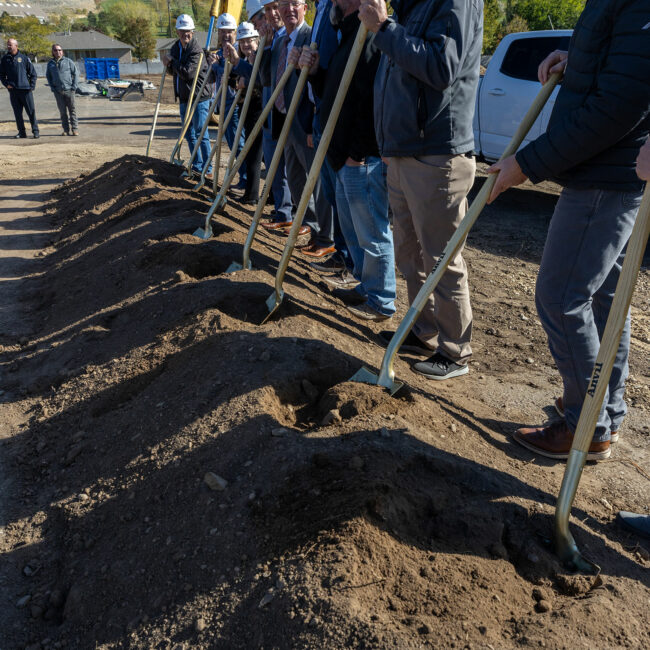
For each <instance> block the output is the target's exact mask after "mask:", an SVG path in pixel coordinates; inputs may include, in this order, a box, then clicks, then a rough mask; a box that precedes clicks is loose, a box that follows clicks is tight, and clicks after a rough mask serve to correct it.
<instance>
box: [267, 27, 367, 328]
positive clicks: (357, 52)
mask: <svg viewBox="0 0 650 650" xmlns="http://www.w3.org/2000/svg"><path fill="white" fill-rule="evenodd" d="M367 33H368V29H367V28H366V27H365V25H363V23H361V24H360V25H359V29H358V30H357V35H356V36H355V40H354V44H353V45H352V49H351V50H350V55H349V56H348V61H347V63H346V65H345V70H344V71H343V77H342V78H341V83H340V84H339V88H338V90H337V92H336V97H335V98H334V103H333V105H332V110H331V112H330V114H329V117H328V118H327V124H326V125H325V128H324V129H323V134H322V136H321V141H320V143H319V144H318V149H317V150H316V153H315V154H314V161H313V162H312V165H311V169H310V170H309V174H308V176H307V181H306V182H305V187H304V188H303V191H302V195H301V197H300V202H299V204H298V209H297V210H296V216H295V217H294V219H293V224H292V226H291V230H290V231H289V238H288V240H287V243H286V245H285V247H284V251H283V252H282V258H281V259H280V265H279V266H278V270H277V273H276V275H275V291H274V292H273V293H272V294H271V295H270V296H269V298H268V299H267V300H266V306H267V307H268V309H269V314H268V316H267V317H266V318H265V319H264V321H263V323H265V322H266V321H267V320H268V319H269V318H270V317H271V316H272V315H273V314H274V313H275V312H276V311H277V309H278V308H279V307H280V305H281V304H282V299H283V298H284V291H283V289H282V284H283V282H284V276H285V273H286V271H287V267H288V266H289V260H290V259H291V255H292V254H293V249H294V247H295V245H296V240H297V239H298V231H299V230H300V227H301V226H302V220H303V219H304V217H305V212H307V206H308V205H309V199H310V198H311V194H312V192H313V191H314V186H315V185H316V181H317V180H318V177H319V175H320V169H321V167H322V166H323V161H324V160H325V154H326V153H327V148H328V147H329V144H330V140H331V139H332V135H333V134H334V129H335V128H336V122H337V120H338V117H339V113H340V112H341V108H342V107H343V102H344V101H345V96H346V95H347V92H348V88H349V87H350V83H351V82H352V77H353V75H354V71H355V70H356V68H357V63H358V61H359V57H360V56H361V52H362V51H363V47H364V45H365V41H366V35H367Z"/></svg>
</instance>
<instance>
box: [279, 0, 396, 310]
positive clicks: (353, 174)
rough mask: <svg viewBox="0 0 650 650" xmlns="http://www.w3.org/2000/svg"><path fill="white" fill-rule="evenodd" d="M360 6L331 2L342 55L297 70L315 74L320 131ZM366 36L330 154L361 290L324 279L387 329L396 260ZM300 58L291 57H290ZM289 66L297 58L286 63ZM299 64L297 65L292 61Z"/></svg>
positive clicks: (309, 61) (308, 54) (310, 56)
mask: <svg viewBox="0 0 650 650" xmlns="http://www.w3.org/2000/svg"><path fill="white" fill-rule="evenodd" d="M359 2H360V0H332V5H333V7H334V10H333V12H332V19H333V23H335V27H336V28H337V29H338V31H339V35H340V40H339V44H338V47H337V49H336V51H335V52H334V54H333V55H332V57H331V59H330V60H329V63H328V65H327V68H323V67H321V66H320V65H319V62H320V56H319V53H318V52H315V51H313V50H311V49H310V48H308V47H304V48H303V50H302V52H301V54H300V59H299V61H298V64H299V65H300V67H305V66H308V67H309V68H310V75H311V76H310V83H311V85H312V87H313V89H314V92H315V94H316V95H318V97H319V98H320V114H319V118H320V125H319V126H320V131H321V132H322V131H323V129H324V128H325V125H326V124H327V120H328V118H329V116H330V112H331V110H332V105H333V103H334V98H335V97H336V94H337V91H338V89H339V85H340V83H341V80H342V78H343V71H344V70H345V66H346V64H347V61H348V58H349V55H350V51H351V50H352V46H353V44H354V42H355V40H356V35H357V31H358V29H359V25H360V23H359ZM373 40H374V39H373V37H372V34H368V35H367V36H366V41H365V47H364V49H363V52H362V53H361V57H360V59H359V63H358V64H357V68H356V70H355V73H354V76H353V77H352V82H351V83H350V87H349V89H348V93H347V95H346V98H345V102H344V103H343V107H342V109H341V113H340V115H339V117H338V120H337V122H336V128H335V129H334V133H333V135H332V140H331V141H330V144H329V147H328V150H327V160H328V162H329V164H330V166H331V168H332V169H333V170H334V172H335V174H336V190H335V192H336V208H337V211H338V218H339V222H340V225H341V230H342V232H343V236H344V238H345V243H346V245H347V248H348V250H349V252H350V255H351V257H352V262H353V265H354V266H353V272H352V274H353V276H354V279H355V280H356V281H357V286H356V287H354V286H353V287H352V288H349V287H350V284H349V283H348V282H346V278H345V277H342V278H337V277H333V278H328V277H325V278H323V279H324V281H325V282H326V283H327V284H329V285H330V286H333V287H334V291H333V293H334V295H336V296H337V297H338V298H340V299H341V300H343V302H345V303H346V304H347V305H348V309H349V310H350V311H351V312H352V313H353V314H354V315H355V316H357V317H358V318H361V319H362V320H370V321H383V320H386V319H387V318H390V317H391V316H392V315H393V314H394V313H395V258H394V253H393V235H392V231H391V229H390V223H389V221H388V194H387V190H386V166H385V165H384V163H383V162H382V160H381V158H380V157H379V151H378V149H377V140H376V138H375V128H374V124H373V99H372V89H373V84H374V79H375V74H376V73H377V67H378V65H379V59H380V58H381V53H380V52H379V51H378V50H377V48H375V47H374V45H373ZM294 52H296V51H295V50H294V51H292V53H291V54H292V55H293V54H294ZM289 61H290V62H292V58H290V59H289ZM294 63H295V61H294Z"/></svg>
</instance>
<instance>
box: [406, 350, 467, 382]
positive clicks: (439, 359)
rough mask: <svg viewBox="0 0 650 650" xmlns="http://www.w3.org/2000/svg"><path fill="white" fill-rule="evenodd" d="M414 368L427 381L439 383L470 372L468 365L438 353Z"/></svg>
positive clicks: (419, 362)
mask: <svg viewBox="0 0 650 650" xmlns="http://www.w3.org/2000/svg"><path fill="white" fill-rule="evenodd" d="M412 368H413V370H415V372H419V373H420V374H421V375H424V376H425V377H426V378H427V379H435V380H437V381H442V380H443V379H452V378H453V377H460V376H461V375H466V374H467V373H468V372H469V368H468V366H467V364H461V363H456V362H455V361H451V359H447V357H445V356H444V355H442V354H440V352H436V353H435V354H434V355H433V356H432V357H431V358H430V359H427V360H426V361H418V363H416V364H414V365H413V366H412Z"/></svg>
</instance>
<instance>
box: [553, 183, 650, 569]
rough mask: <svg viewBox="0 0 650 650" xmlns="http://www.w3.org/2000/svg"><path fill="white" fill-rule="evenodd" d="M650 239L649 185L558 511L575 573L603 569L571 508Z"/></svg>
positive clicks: (558, 539)
mask: <svg viewBox="0 0 650 650" xmlns="http://www.w3.org/2000/svg"><path fill="white" fill-rule="evenodd" d="M648 235H650V185H649V184H646V188H645V192H644V193H643V199H642V201H641V207H640V208H639V213H638V215H637V218H636V221H635V223H634V228H633V229H632V234H631V235H630V241H629V242H628V245H627V251H626V253H625V259H624V260H623V267H622V269H621V275H620V276H619V278H618V283H617V285H616V292H615V293H614V300H613V301H612V306H611V309H610V310H609V316H608V317H607V324H606V325H605V331H604V332H603V337H602V339H601V342H600V349H599V350H598V356H597V357H596V363H595V364H594V369H593V371H592V373H591V379H590V380H589V387H588V390H587V393H586V395H585V400H584V402H583V403H582V410H581V411H580V418H579V419H578V426H577V427H576V432H575V435H574V437H573V444H572V445H571V451H570V452H569V458H568V460H567V464H566V469H565V470H564V477H563V478H562V487H561V488H560V494H559V496H558V500H557V506H556V508H555V549H556V552H557V554H558V555H559V557H560V560H561V561H562V562H563V563H564V564H565V565H568V566H570V567H571V568H572V569H573V570H578V571H586V572H594V571H595V572H599V571H600V568H599V567H598V566H597V565H595V564H593V563H592V562H590V561H589V560H587V559H586V558H585V557H584V556H583V555H582V554H581V553H580V551H579V550H578V546H577V545H576V543H575V540H574V539H573V536H572V535H571V531H570V530H569V515H570V514H571V506H572V505H573V499H574V498H575V495H576V492H577V490H578V483H579V482H580V477H581V475H582V469H583V467H584V464H585V460H586V458H587V452H588V450H589V446H590V445H591V441H592V440H593V437H594V430H595V428H596V423H597V422H598V415H599V413H600V409H601V406H602V404H603V400H604V399H605V393H606V391H607V386H608V384H609V378H610V375H611V373H612V367H613V366H614V360H615V358H616V353H617V351H618V346H619V343H620V341H621V334H622V333H623V328H624V327H625V320H626V318H627V315H628V312H629V309H630V303H631V302H632V293H633V292H634V285H635V283H636V279H637V276H638V273H639V268H640V267H641V262H642V261H643V253H644V251H645V248H646V245H647V243H648Z"/></svg>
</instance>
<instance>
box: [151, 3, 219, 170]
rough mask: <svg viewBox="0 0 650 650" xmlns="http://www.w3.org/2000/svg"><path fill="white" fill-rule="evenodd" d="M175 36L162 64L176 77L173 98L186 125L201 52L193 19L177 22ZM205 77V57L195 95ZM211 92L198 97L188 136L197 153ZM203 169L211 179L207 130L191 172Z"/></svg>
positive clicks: (208, 88) (207, 86) (185, 17)
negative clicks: (175, 39) (176, 37)
mask: <svg viewBox="0 0 650 650" xmlns="http://www.w3.org/2000/svg"><path fill="white" fill-rule="evenodd" d="M176 34H177V36H178V40H177V41H176V42H175V43H174V44H173V45H172V47H171V50H170V52H169V56H166V55H164V56H163V57H162V62H163V65H166V66H167V68H168V70H169V72H171V73H172V74H173V75H174V95H175V96H176V97H177V98H178V101H179V102H180V105H179V108H180V113H181V122H184V120H185V113H186V111H188V110H190V108H191V106H192V101H194V98H190V93H191V92H192V84H193V83H194V75H195V74H196V66H197V65H198V64H199V58H200V56H201V49H202V48H201V45H200V43H199V42H198V41H197V40H196V39H195V38H194V21H193V20H192V17H191V16H188V15H187V14H181V15H180V16H179V17H178V18H177V19H176ZM206 74H210V67H209V63H208V61H207V60H206V58H205V57H204V58H203V61H202V63H201V70H200V72H199V77H198V79H197V81H196V92H198V90H199V88H200V87H201V82H202V81H203V79H204V77H205V75H206ZM212 89H213V85H212V84H211V83H209V82H208V83H206V84H205V86H204V87H203V92H202V94H201V97H199V103H198V104H197V107H196V111H194V116H193V117H192V122H191V123H190V125H189V127H188V129H187V131H186V133H185V138H186V140H187V144H188V146H189V148H190V151H193V150H194V145H195V144H196V141H197V139H198V137H199V134H200V133H201V129H202V128H203V125H204V124H205V121H206V120H207V119H209V115H208V110H209V108H210V100H211V97H212ZM190 100H191V101H190ZM204 165H207V166H208V169H207V170H206V176H207V177H208V178H211V176H210V174H211V173H212V161H211V160H210V134H209V131H208V130H206V132H205V134H204V136H203V140H201V146H200V147H199V150H198V151H197V153H196V157H195V158H194V163H193V164H192V169H193V170H194V171H195V172H197V173H198V174H200V173H201V172H202V171H203V167H204Z"/></svg>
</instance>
